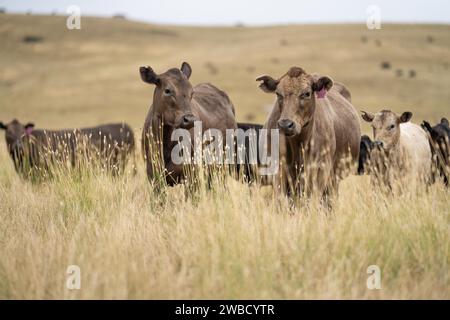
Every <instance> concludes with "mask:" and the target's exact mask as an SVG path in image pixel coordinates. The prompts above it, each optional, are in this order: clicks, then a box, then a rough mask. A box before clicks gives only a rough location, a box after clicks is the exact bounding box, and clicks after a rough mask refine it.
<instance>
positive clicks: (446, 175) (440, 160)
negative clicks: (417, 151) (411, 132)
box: [422, 118, 450, 186]
mask: <svg viewBox="0 0 450 320" xmlns="http://www.w3.org/2000/svg"><path fill="white" fill-rule="evenodd" d="M422 128H423V129H424V130H425V131H427V132H428V134H429V138H430V146H431V151H432V153H433V163H434V165H435V167H436V168H437V169H438V170H439V174H440V176H441V177H442V178H443V179H444V183H445V185H446V186H448V184H449V179H450V127H449V122H448V120H447V118H442V119H441V122H440V123H438V124H437V125H435V126H434V127H432V126H431V125H430V123H428V122H427V121H423V122H422Z"/></svg>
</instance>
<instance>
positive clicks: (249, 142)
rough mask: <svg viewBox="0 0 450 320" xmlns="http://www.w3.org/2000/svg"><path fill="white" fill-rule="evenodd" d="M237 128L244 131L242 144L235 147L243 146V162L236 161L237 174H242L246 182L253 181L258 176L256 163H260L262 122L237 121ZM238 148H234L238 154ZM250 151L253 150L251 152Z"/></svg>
mask: <svg viewBox="0 0 450 320" xmlns="http://www.w3.org/2000/svg"><path fill="white" fill-rule="evenodd" d="M237 126H238V129H241V130H243V131H244V133H245V140H244V145H243V146H239V145H237V148H238V149H239V148H240V147H245V150H244V153H245V155H244V156H245V159H244V163H238V165H237V170H238V173H239V174H242V175H243V178H244V181H246V182H248V183H252V182H255V181H256V180H257V176H258V165H260V164H261V163H260V154H259V137H260V131H261V129H262V128H263V125H262V124H256V123H244V122H238V124H237ZM239 152H240V150H236V154H239ZM252 152H255V153H253V154H252Z"/></svg>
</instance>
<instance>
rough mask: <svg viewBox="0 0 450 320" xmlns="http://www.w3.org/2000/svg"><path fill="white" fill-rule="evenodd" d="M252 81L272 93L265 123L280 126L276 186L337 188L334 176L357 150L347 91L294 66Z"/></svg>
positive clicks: (297, 189) (355, 156) (357, 137)
mask: <svg viewBox="0 0 450 320" xmlns="http://www.w3.org/2000/svg"><path fill="white" fill-rule="evenodd" d="M257 81H261V84H260V88H261V89H262V90H263V91H265V92H269V93H274V94H276V96H277V101H276V102H275V105H274V107H273V110H272V112H271V113H270V115H269V118H268V120H267V122H266V124H265V125H264V128H265V129H279V130H280V145H279V152H280V164H281V165H280V170H279V172H278V174H277V175H276V176H275V177H274V179H273V181H272V182H273V183H274V184H275V187H278V188H281V189H282V190H284V191H285V192H287V194H292V193H306V194H308V195H310V194H311V193H312V192H313V191H314V192H316V193H317V194H319V195H322V196H327V195H328V194H329V193H330V192H333V191H337V187H338V181H339V179H340V178H342V177H343V176H345V175H346V174H347V173H348V172H349V170H348V169H349V168H351V167H352V166H353V163H355V164H356V161H357V160H358V155H359V143H360V137H361V127H360V122H359V118H358V113H357V112H356V109H355V108H354V107H353V105H352V104H351V102H350V100H351V96H350V92H349V91H348V90H347V89H346V88H345V86H344V85H342V84H338V85H336V86H334V82H333V80H331V79H330V78H329V77H326V76H318V75H310V74H308V73H306V72H305V71H304V70H303V69H302V68H299V67H292V68H290V69H289V70H288V72H287V73H286V74H285V75H283V76H282V77H281V78H279V79H278V80H275V79H273V78H272V77H270V76H267V75H266V76H262V77H259V78H258V79H257ZM268 140H269V141H270V139H268ZM269 147H270V145H269ZM268 151H272V150H268ZM273 151H275V150H273Z"/></svg>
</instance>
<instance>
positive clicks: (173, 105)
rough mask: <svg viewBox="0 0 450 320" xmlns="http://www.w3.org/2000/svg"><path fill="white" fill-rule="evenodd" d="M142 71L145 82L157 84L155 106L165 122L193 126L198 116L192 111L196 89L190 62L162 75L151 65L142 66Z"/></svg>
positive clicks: (154, 97)
mask: <svg viewBox="0 0 450 320" xmlns="http://www.w3.org/2000/svg"><path fill="white" fill-rule="evenodd" d="M140 73H141V78H142V80H143V81H144V82H147V83H150V84H154V85H156V88H155V92H154V95H153V107H154V110H155V112H156V113H157V114H158V116H160V117H161V118H162V119H163V121H164V124H166V125H170V126H172V127H174V128H183V129H190V128H192V127H193V126H194V122H195V121H196V120H197V118H196V117H195V116H194V114H193V113H192V97H193V94H194V90H193V88H192V85H191V83H190V82H189V77H190V75H191V67H190V66H189V64H187V63H186V62H183V64H182V66H181V69H176V68H173V69H170V70H168V71H167V72H165V73H163V74H160V75H157V74H155V72H154V71H153V69H152V68H150V67H141V68H140Z"/></svg>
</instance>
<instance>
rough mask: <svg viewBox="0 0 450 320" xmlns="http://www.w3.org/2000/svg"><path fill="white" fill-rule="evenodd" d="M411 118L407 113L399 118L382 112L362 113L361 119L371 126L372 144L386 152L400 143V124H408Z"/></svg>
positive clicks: (389, 112) (386, 111)
mask: <svg viewBox="0 0 450 320" xmlns="http://www.w3.org/2000/svg"><path fill="white" fill-rule="evenodd" d="M411 117H412V113H411V112H409V111H406V112H403V113H402V114H401V115H400V116H399V115H397V114H395V113H394V112H392V111H390V110H382V111H380V112H378V113H377V114H372V113H370V112H365V111H362V118H363V119H364V120H365V121H367V122H370V123H371V125H372V129H373V138H374V144H375V145H378V146H381V147H383V149H384V150H385V151H387V152H389V151H390V150H391V149H392V148H393V147H394V146H396V145H397V144H398V142H399V141H400V123H405V122H408V121H409V120H410V119H411Z"/></svg>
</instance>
